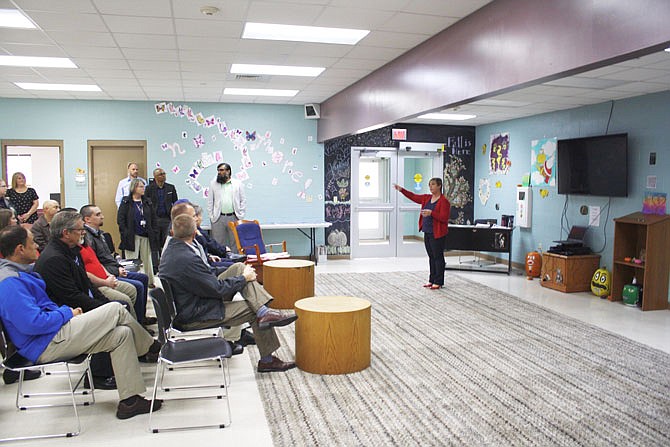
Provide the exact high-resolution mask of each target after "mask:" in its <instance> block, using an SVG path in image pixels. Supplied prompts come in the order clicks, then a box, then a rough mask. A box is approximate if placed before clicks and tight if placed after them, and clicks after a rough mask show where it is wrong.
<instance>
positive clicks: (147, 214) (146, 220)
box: [116, 179, 159, 287]
mask: <svg viewBox="0 0 670 447" xmlns="http://www.w3.org/2000/svg"><path fill="white" fill-rule="evenodd" d="M129 191H130V193H129V194H128V195H127V196H125V197H124V198H123V199H121V205H120V206H119V212H118V214H117V218H116V221H117V223H118V224H119V233H121V243H120V244H119V248H120V249H121V250H125V253H126V258H129V259H136V258H139V259H141V260H142V263H143V264H144V273H145V274H146V275H147V276H148V277H149V287H152V286H153V284H154V266H153V262H152V261H151V250H158V249H159V247H158V230H157V228H156V214H155V211H154V210H153V207H152V206H151V201H150V200H149V199H147V198H146V197H144V182H143V181H142V180H141V179H133V180H132V181H131V182H130V187H129Z"/></svg>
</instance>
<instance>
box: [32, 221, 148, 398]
mask: <svg viewBox="0 0 670 447" xmlns="http://www.w3.org/2000/svg"><path fill="white" fill-rule="evenodd" d="M50 231H51V240H50V241H49V243H48V244H47V246H46V248H45V249H44V252H42V254H41V255H40V257H39V259H38V260H37V262H36V263H35V272H37V273H39V274H40V275H42V279H44V282H45V283H46V292H47V295H49V298H51V300H52V301H53V302H54V303H56V304H58V305H59V306H63V305H65V306H68V307H71V308H73V309H76V308H80V309H82V311H83V312H84V313H86V312H89V311H91V310H93V309H96V308H98V307H100V306H103V305H105V304H107V303H109V302H110V301H109V300H108V299H107V298H106V297H105V296H104V295H103V294H102V293H100V291H99V290H98V289H97V288H96V287H94V286H93V285H92V284H91V282H90V280H89V279H88V276H87V275H86V270H84V261H83V260H82V258H81V255H80V248H79V244H80V243H81V241H82V239H83V238H84V234H85V231H86V230H84V221H83V220H82V218H81V214H79V213H78V212H77V211H69V210H64V211H61V212H59V213H57V214H56V215H55V216H54V218H53V219H52V220H51V224H50ZM141 360H142V359H141ZM91 372H92V373H93V376H94V382H95V387H96V388H100V389H114V388H116V382H115V381H114V378H113V376H114V372H113V371H112V368H111V363H110V361H109V355H108V354H106V353H104V354H96V355H94V356H93V359H92V362H91Z"/></svg>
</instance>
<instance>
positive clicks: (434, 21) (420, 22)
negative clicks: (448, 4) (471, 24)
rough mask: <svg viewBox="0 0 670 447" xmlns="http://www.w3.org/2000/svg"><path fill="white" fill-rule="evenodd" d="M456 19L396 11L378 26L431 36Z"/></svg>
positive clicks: (384, 28) (385, 29)
mask: <svg viewBox="0 0 670 447" xmlns="http://www.w3.org/2000/svg"><path fill="white" fill-rule="evenodd" d="M456 22H457V19H455V18H451V17H437V16H429V15H421V14H409V13H404V12H401V13H398V14H395V15H394V16H393V17H391V19H389V20H388V21H387V22H386V23H384V24H383V25H381V26H380V27H379V29H380V30H382V31H390V32H394V31H396V32H400V33H418V34H425V35H427V36H432V35H435V34H437V33H439V32H440V31H442V30H444V29H445V28H447V27H449V26H451V25H453V24H454V23H456Z"/></svg>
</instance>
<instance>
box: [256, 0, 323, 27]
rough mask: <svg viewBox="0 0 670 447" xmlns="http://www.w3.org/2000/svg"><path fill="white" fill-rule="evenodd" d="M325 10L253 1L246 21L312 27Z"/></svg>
mask: <svg viewBox="0 0 670 447" xmlns="http://www.w3.org/2000/svg"><path fill="white" fill-rule="evenodd" d="M323 10H324V7H323V6H321V5H305V4H299V3H292V2H268V1H254V0H252V1H251V4H250V5H249V11H248V13H247V17H246V21H247V22H260V23H280V24H283V25H305V26H312V25H314V23H315V21H316V19H317V18H318V17H319V15H320V14H321V12H322V11H323Z"/></svg>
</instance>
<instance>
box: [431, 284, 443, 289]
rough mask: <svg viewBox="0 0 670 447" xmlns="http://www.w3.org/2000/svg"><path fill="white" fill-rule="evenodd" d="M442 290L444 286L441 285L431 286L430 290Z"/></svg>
mask: <svg viewBox="0 0 670 447" xmlns="http://www.w3.org/2000/svg"><path fill="white" fill-rule="evenodd" d="M441 288H442V286H441V285H439V284H433V285H431V286H430V290H437V289H441Z"/></svg>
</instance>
